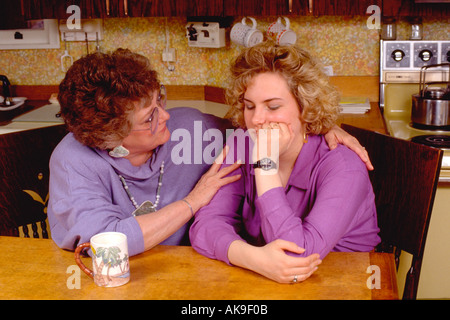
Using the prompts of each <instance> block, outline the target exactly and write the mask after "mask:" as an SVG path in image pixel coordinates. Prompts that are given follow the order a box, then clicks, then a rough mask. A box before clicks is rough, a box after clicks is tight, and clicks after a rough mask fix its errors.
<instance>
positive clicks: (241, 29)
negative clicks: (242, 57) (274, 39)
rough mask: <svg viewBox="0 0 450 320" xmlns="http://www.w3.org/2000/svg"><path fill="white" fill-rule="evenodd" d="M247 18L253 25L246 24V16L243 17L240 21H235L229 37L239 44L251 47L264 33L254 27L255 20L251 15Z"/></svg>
mask: <svg viewBox="0 0 450 320" xmlns="http://www.w3.org/2000/svg"><path fill="white" fill-rule="evenodd" d="M248 18H249V19H250V20H251V21H252V23H253V25H252V26H251V27H250V26H249V25H247V24H246V20H247V18H246V17H244V18H243V19H242V21H241V22H238V23H236V24H235V25H234V26H233V28H232V29H231V32H230V39H231V41H233V42H235V43H237V44H240V45H241V46H244V47H253V46H254V45H256V44H258V43H260V42H262V41H263V38H264V35H263V33H262V32H261V31H259V30H258V29H256V25H257V23H256V20H255V19H254V18H252V17H248Z"/></svg>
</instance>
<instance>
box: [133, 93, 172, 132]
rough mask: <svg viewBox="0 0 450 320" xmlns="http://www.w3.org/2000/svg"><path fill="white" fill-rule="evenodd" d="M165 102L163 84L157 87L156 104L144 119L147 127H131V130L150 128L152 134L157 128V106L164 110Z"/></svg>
mask: <svg viewBox="0 0 450 320" xmlns="http://www.w3.org/2000/svg"><path fill="white" fill-rule="evenodd" d="M166 102H167V94H166V87H164V85H161V86H160V87H159V93H158V97H156V104H157V106H156V107H155V108H153V111H152V113H151V114H150V117H149V118H148V120H147V121H146V125H148V127H147V128H145V129H133V130H131V131H144V130H150V132H151V133H152V134H154V133H155V132H156V130H158V122H159V121H158V120H159V108H161V109H163V110H164V109H165V108H166Z"/></svg>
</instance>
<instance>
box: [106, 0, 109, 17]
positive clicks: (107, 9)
mask: <svg viewBox="0 0 450 320" xmlns="http://www.w3.org/2000/svg"><path fill="white" fill-rule="evenodd" d="M106 15H107V16H108V17H109V0H106Z"/></svg>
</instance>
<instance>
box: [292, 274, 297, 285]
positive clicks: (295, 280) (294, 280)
mask: <svg viewBox="0 0 450 320" xmlns="http://www.w3.org/2000/svg"><path fill="white" fill-rule="evenodd" d="M297 277H298V276H297V275H295V276H294V279H292V283H296V282H297Z"/></svg>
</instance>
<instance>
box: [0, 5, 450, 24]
mask: <svg viewBox="0 0 450 320" xmlns="http://www.w3.org/2000/svg"><path fill="white" fill-rule="evenodd" d="M14 2H15V4H11V3H10V4H7V6H9V7H12V8H11V11H10V12H12V13H11V14H8V17H6V18H8V22H3V23H7V24H8V23H9V24H12V23H13V21H12V20H13V19H14V16H16V18H17V16H19V17H18V18H19V20H20V19H23V18H25V19H52V18H53V19H66V18H68V17H69V15H70V14H68V13H66V10H67V8H68V7H69V6H70V5H77V6H78V7H79V8H80V10H81V18H84V19H86V18H109V17H110V18H113V17H158V16H159V17H160V16H222V17H223V16H270V15H314V16H323V15H338V16H352V15H363V16H365V15H367V14H366V11H367V8H368V7H369V6H370V5H377V6H379V7H380V8H381V9H382V15H383V16H397V17H402V16H403V17H406V16H422V17H437V18H448V16H449V15H450V4H448V3H447V4H445V3H415V2H414V0H360V1H354V0H63V1H61V0H21V1H14ZM3 15H5V14H3ZM4 21H5V20H4Z"/></svg>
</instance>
